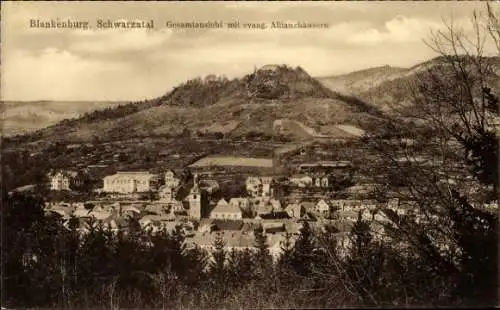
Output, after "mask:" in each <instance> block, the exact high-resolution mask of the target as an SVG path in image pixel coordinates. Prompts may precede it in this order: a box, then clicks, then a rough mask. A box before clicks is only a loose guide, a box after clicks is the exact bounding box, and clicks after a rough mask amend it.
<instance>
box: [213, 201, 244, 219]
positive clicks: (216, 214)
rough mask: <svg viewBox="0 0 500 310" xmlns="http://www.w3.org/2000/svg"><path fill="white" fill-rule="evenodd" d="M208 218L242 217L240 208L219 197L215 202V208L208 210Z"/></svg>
mask: <svg viewBox="0 0 500 310" xmlns="http://www.w3.org/2000/svg"><path fill="white" fill-rule="evenodd" d="M210 218H212V219H222V220H239V219H241V218H243V213H242V211H241V209H240V208H239V207H238V206H237V205H234V204H229V203H228V202H227V201H226V200H224V199H221V200H219V202H217V205H216V206H215V208H214V209H213V210H212V212H210Z"/></svg>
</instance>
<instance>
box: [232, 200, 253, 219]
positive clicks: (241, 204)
mask: <svg viewBox="0 0 500 310" xmlns="http://www.w3.org/2000/svg"><path fill="white" fill-rule="evenodd" d="M229 204H230V205H233V206H236V207H238V208H240V210H241V211H242V212H246V213H247V214H253V210H252V208H251V203H250V199H249V198H245V197H237V198H231V200H229ZM252 216H253V215H252Z"/></svg>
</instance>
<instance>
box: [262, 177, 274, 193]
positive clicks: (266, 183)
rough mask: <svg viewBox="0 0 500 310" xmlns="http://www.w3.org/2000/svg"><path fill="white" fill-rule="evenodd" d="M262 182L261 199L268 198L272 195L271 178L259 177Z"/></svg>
mask: <svg viewBox="0 0 500 310" xmlns="http://www.w3.org/2000/svg"><path fill="white" fill-rule="evenodd" d="M260 180H261V182H262V193H261V195H262V196H263V197H270V196H272V195H273V188H272V185H273V178H272V177H261V178H260Z"/></svg>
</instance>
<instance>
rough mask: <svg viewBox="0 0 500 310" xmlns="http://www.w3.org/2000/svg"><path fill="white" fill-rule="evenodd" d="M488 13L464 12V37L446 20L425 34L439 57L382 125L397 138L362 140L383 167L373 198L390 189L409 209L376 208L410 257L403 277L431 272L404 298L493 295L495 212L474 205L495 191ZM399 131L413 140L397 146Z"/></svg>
mask: <svg viewBox="0 0 500 310" xmlns="http://www.w3.org/2000/svg"><path fill="white" fill-rule="evenodd" d="M488 11H489V15H488V16H486V20H485V19H482V17H481V16H480V15H478V14H476V13H475V14H474V15H473V26H474V27H473V28H474V32H475V33H474V38H472V39H471V38H470V37H469V36H467V34H465V33H464V32H462V31H461V30H460V29H458V28H456V27H455V26H454V25H453V24H452V23H451V24H448V25H446V31H438V32H436V33H433V34H432V36H431V39H430V40H429V41H428V42H427V44H428V45H429V46H430V47H431V48H432V49H433V50H434V51H436V52H437V53H438V54H440V57H438V58H436V59H434V60H433V61H432V62H430V64H431V65H430V66H429V67H428V68H427V69H425V70H423V71H422V72H420V73H418V74H417V75H416V79H414V80H413V81H411V80H410V81H409V82H408V85H406V90H407V91H408V93H409V94H410V101H411V105H410V106H408V105H406V106H404V105H401V106H399V109H398V110H395V112H396V113H395V115H394V117H393V118H392V119H389V121H388V122H387V123H388V124H390V125H389V126H388V127H386V128H389V127H390V128H391V131H392V132H397V133H398V134H399V137H396V136H393V137H392V138H389V137H387V136H386V138H381V137H382V136H383V134H382V135H379V136H378V137H376V135H373V137H371V139H369V140H371V141H370V142H369V145H371V146H372V148H373V149H374V150H376V152H377V153H378V154H379V155H380V156H379V157H378V160H380V166H381V167H385V168H384V171H383V172H381V173H380V178H378V179H377V180H378V182H379V183H381V184H384V185H385V188H384V189H383V190H382V191H379V192H378V195H379V198H380V199H381V201H387V199H389V198H392V197H394V196H396V197H398V198H399V199H400V201H402V204H401V206H400V207H399V208H400V209H403V208H404V207H406V208H405V209H412V210H413V211H414V216H408V215H404V214H400V213H399V212H395V211H394V210H391V209H389V208H383V212H384V213H385V215H386V216H387V217H388V218H389V219H390V221H389V222H388V223H386V224H385V225H384V229H385V231H386V234H387V235H388V236H390V238H391V239H392V240H393V242H394V245H395V246H393V249H394V250H395V251H397V250H398V247H400V248H403V249H404V250H399V251H400V253H401V254H404V255H405V257H406V258H405V260H406V259H407V260H408V265H409V264H411V261H414V262H415V264H418V266H419V267H418V269H414V271H413V272H411V273H410V274H412V276H413V277H414V278H413V279H411V280H410V281H411V282H413V281H414V282H413V283H416V282H418V281H421V280H422V279H424V278H425V277H426V276H429V277H432V278H433V279H435V280H434V281H433V282H432V283H433V286H432V287H427V288H425V289H424V288H421V292H414V293H413V294H414V295H413V296H414V297H415V296H417V295H420V297H419V298H420V300H427V302H435V303H436V304H446V305H450V304H451V303H457V300H458V304H461V305H462V304H467V305H473V304H474V305H477V304H478V303H480V304H482V305H491V304H493V303H494V302H495V299H494V298H495V297H494V296H495V293H494V292H493V290H492V289H491V287H492V286H495V284H494V283H495V281H496V280H495V279H493V277H491V276H489V275H493V274H497V267H498V265H497V257H498V256H497V251H496V248H495V246H492V244H493V243H494V242H496V237H495V236H496V235H497V229H498V226H497V216H496V215H494V214H490V213H488V212H486V211H485V210H482V209H481V208H480V207H479V206H481V205H482V204H483V203H485V202H489V201H491V200H492V198H493V197H495V196H497V191H498V172H497V168H498V167H497V163H498V152H497V146H498V136H497V132H496V129H495V125H496V124H497V122H498V96H497V95H496V94H495V92H498V91H499V89H498V85H499V84H498V76H497V75H496V73H495V70H498V67H495V66H498V64H496V63H495V58H492V57H486V56H485V46H486V45H487V41H488V40H489V41H490V42H491V41H493V42H494V43H496V42H498V38H499V37H498V32H496V30H495V31H489V30H488V28H486V27H485V24H492V23H493V24H495V23H496V25H497V26H496V27H498V20H497V19H496V18H495V16H496V14H495V13H494V12H493V11H492V9H491V7H490V6H489V5H488ZM490 29H491V28H490ZM494 29H498V28H494ZM490 46H492V45H491V44H490ZM496 46H497V48H498V44H497V45H496ZM497 52H499V53H500V49H499V50H498V51H497ZM408 118H411V119H412V120H414V121H415V122H414V123H413V124H414V125H415V124H418V125H417V127H414V126H413V127H412V126H410V125H409V123H407V122H406V121H405V120H407V119H408ZM429 135H432V137H431V136H429ZM402 137H404V138H410V139H411V140H412V141H414V143H413V144H412V145H408V144H405V143H402V140H401V138H402ZM395 141H396V142H397V143H394V142H395ZM393 180H398V181H399V182H398V183H399V184H397V185H396V184H394V182H393ZM396 245H397V247H396ZM408 283H409V282H408ZM407 285H408V288H409V287H410V286H412V285H411V284H407ZM438 292H439V293H438ZM422 296H426V297H422Z"/></svg>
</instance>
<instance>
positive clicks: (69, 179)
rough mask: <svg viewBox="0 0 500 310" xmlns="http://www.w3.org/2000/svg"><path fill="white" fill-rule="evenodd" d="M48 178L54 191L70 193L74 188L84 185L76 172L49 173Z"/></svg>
mask: <svg viewBox="0 0 500 310" xmlns="http://www.w3.org/2000/svg"><path fill="white" fill-rule="evenodd" d="M48 177H49V179H50V189H51V190H53V191H70V190H71V188H72V187H74V186H78V185H81V184H82V183H83V180H82V178H81V176H80V175H79V174H78V173H77V172H75V171H57V172H53V173H49V175H48Z"/></svg>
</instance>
